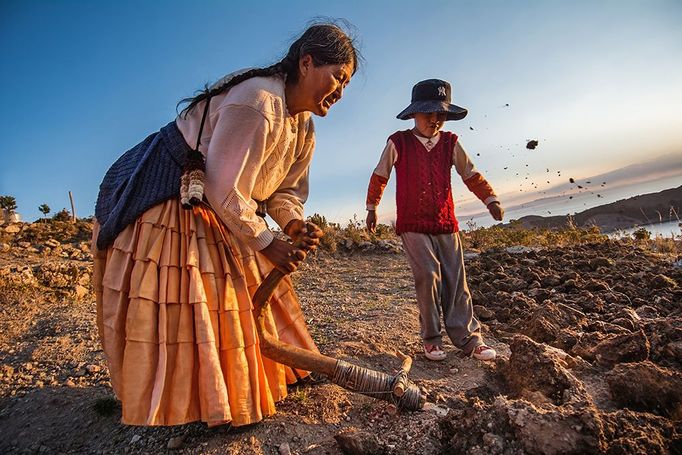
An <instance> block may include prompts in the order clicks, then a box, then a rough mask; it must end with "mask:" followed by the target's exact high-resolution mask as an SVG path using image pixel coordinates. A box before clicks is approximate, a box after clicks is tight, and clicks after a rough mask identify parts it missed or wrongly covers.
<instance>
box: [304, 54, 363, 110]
mask: <svg viewBox="0 0 682 455" xmlns="http://www.w3.org/2000/svg"><path fill="white" fill-rule="evenodd" d="M352 74H353V65H352V64H350V63H343V64H338V65H320V66H315V65H314V63H313V61H312V58H311V57H310V56H309V55H306V56H304V57H303V58H302V59H301V73H300V75H299V84H300V89H301V91H300V93H301V94H302V97H301V98H302V99H301V101H302V104H303V106H304V110H306V111H310V112H312V113H313V114H316V115H319V116H320V117H324V116H325V115H327V112H329V108H330V107H332V105H333V104H334V103H336V102H337V101H338V100H340V99H341V97H342V96H343V89H344V88H346V85H348V83H349V82H350V78H351V76H352Z"/></svg>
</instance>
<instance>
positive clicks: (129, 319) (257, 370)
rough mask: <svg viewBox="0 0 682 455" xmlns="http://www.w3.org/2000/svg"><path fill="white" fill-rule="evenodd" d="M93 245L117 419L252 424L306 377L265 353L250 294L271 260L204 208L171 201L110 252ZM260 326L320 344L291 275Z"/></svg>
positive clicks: (302, 343) (298, 341) (306, 344)
mask: <svg viewBox="0 0 682 455" xmlns="http://www.w3.org/2000/svg"><path fill="white" fill-rule="evenodd" d="M97 233H98V225H97V223H95V227H94V232H93V239H96V238H97ZM94 243H95V242H93V254H94V262H95V267H94V278H93V282H94V284H95V292H96V297H97V326H98V329H99V334H100V338H101V341H102V347H103V349H104V353H105V355H106V357H107V361H108V364H109V372H110V375H111V384H112V387H113V389H114V392H115V393H116V396H117V397H118V398H119V399H120V400H121V402H122V405H123V416H122V422H123V423H124V424H129V425H178V424H184V423H187V422H193V421H197V420H201V421H204V422H207V423H208V424H209V425H219V424H223V423H228V422H231V423H232V425H235V426H239V425H247V424H250V423H254V422H258V421H260V420H261V419H263V417H265V416H269V415H272V414H274V412H275V402H277V401H279V400H281V399H283V398H284V397H286V394H287V387H286V386H287V383H293V382H295V381H296V380H297V379H298V378H300V377H303V376H305V375H307V374H308V373H307V372H305V371H299V370H292V369H291V368H289V367H285V366H283V365H281V364H278V363H276V362H274V361H272V360H270V359H267V358H265V357H263V356H261V353H260V348H259V344H258V335H257V333H256V322H255V320H254V317H253V313H252V310H253V305H252V302H251V297H252V296H253V294H254V293H255V291H256V289H257V288H258V285H259V284H260V282H261V280H262V278H263V277H264V276H265V275H266V274H267V273H268V272H269V271H270V270H272V268H273V266H272V265H271V264H270V263H269V261H267V260H266V259H265V257H264V256H262V255H261V254H258V253H256V252H254V251H253V250H252V249H250V248H249V247H248V246H246V245H245V244H244V243H242V242H240V241H238V240H237V239H236V238H235V237H234V236H233V235H232V234H231V233H230V232H229V231H228V230H227V228H226V227H225V225H224V224H223V223H222V222H221V221H220V220H219V219H218V218H217V216H216V215H215V213H214V212H213V211H212V210H211V209H210V208H208V207H207V206H200V207H197V208H194V209H193V210H185V209H183V208H182V207H181V206H180V203H179V201H178V200H169V201H166V202H163V203H161V204H159V205H156V206H154V207H152V208H151V209H149V210H147V211H146V212H145V213H144V214H142V215H141V216H140V217H139V218H138V220H137V221H136V222H135V223H133V224H131V225H129V226H128V227H127V228H126V229H125V230H124V231H123V232H121V233H120V234H119V235H118V237H117V238H116V240H115V241H114V243H113V244H112V245H111V246H110V247H109V248H108V249H107V250H106V251H104V250H97V249H96V246H95V245H94ZM267 326H268V327H267V328H268V330H269V331H270V333H276V334H277V335H278V336H279V339H281V340H283V341H285V342H287V343H291V344H293V345H296V346H299V347H302V348H305V349H310V350H315V351H317V348H316V347H315V344H314V342H313V340H312V339H311V337H310V334H309V333H308V329H307V326H306V323H305V320H304V317H303V313H302V312H301V307H300V305H299V302H298V299H297V298H296V295H295V294H294V291H293V288H292V285H291V281H290V280H289V279H288V278H285V279H284V280H283V281H282V282H281V284H280V285H279V287H278V289H277V290H276V291H275V293H274V294H273V297H272V298H271V301H270V309H269V310H268V313H267Z"/></svg>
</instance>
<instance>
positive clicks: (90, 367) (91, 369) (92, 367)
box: [85, 365, 102, 374]
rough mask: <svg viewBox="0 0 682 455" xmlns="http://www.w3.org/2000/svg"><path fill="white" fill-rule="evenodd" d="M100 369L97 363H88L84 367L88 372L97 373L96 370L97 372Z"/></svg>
mask: <svg viewBox="0 0 682 455" xmlns="http://www.w3.org/2000/svg"><path fill="white" fill-rule="evenodd" d="M101 369H102V368H101V367H100V366H99V365H88V366H86V367H85V370H86V371H87V372H88V373H90V374H93V373H97V372H99V371H100V370H101Z"/></svg>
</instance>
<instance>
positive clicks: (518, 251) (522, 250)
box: [504, 245, 536, 254]
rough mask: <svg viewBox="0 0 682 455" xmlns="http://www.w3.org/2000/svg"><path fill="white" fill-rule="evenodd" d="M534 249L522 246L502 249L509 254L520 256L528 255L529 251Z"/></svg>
mask: <svg viewBox="0 0 682 455" xmlns="http://www.w3.org/2000/svg"><path fill="white" fill-rule="evenodd" d="M535 249H536V248H531V247H529V246H522V245H516V246H510V247H507V248H505V249H504V251H506V252H507V253H509V254H521V253H528V252H530V251H534V250H535Z"/></svg>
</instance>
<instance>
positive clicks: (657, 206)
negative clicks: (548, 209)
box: [518, 186, 682, 232]
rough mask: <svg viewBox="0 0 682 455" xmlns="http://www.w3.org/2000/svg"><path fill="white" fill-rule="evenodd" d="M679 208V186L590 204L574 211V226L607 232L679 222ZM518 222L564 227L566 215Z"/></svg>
mask: <svg viewBox="0 0 682 455" xmlns="http://www.w3.org/2000/svg"><path fill="white" fill-rule="evenodd" d="M681 207H682V186H679V187H677V188H671V189H669V190H664V191H660V192H658V193H650V194H642V195H640V196H634V197H631V198H628V199H621V200H620V201H616V202H612V203H611V204H604V205H600V206H597V207H592V208H591V209H588V210H585V211H582V212H580V213H575V214H573V221H574V222H575V224H576V225H577V226H581V227H586V226H598V227H599V228H600V229H601V230H602V232H610V231H614V230H616V229H626V228H630V227H634V226H639V225H643V224H651V223H658V222H666V221H679V217H680V216H682V210H680V208H681ZM518 221H519V222H521V224H522V226H523V227H526V228H534V227H543V228H561V227H564V226H566V224H567V221H568V215H561V216H548V217H544V216H537V215H530V216H524V217H522V218H519V219H518Z"/></svg>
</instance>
